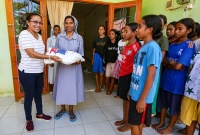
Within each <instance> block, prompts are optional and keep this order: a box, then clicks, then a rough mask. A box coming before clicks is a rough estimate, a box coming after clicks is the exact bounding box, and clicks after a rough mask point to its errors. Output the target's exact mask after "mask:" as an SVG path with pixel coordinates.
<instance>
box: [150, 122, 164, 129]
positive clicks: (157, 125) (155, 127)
mask: <svg viewBox="0 0 200 135" xmlns="http://www.w3.org/2000/svg"><path fill="white" fill-rule="evenodd" d="M164 126H165V124H162V123H159V124H153V125H152V128H153V129H154V130H158V129H159V128H163V127H164Z"/></svg>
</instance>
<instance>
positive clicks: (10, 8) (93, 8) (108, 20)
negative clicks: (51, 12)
mask: <svg viewBox="0 0 200 135" xmlns="http://www.w3.org/2000/svg"><path fill="white" fill-rule="evenodd" d="M16 1H17V2H19V3H18V4H17V5H15V2H16ZM70 1H73V2H75V4H74V9H76V8H79V11H75V10H74V11H73V10H72V15H74V16H75V17H77V18H78V21H79V34H80V35H82V36H83V38H84V44H85V46H84V49H85V58H86V62H85V64H86V65H83V66H86V67H87V68H88V69H91V62H90V61H91V58H92V40H93V39H94V37H96V36H98V33H97V28H98V25H100V24H103V25H107V30H110V29H112V28H113V26H114V21H115V19H114V16H115V13H116V12H118V10H116V9H121V8H129V7H136V8H135V15H136V16H134V18H135V21H136V22H138V21H139V20H140V16H141V7H142V0H132V1H129V2H122V3H117V4H115V3H110V2H100V0H99V1H91V0H70ZM77 1H78V2H79V3H76V2H77ZM25 2H28V3H29V2H33V3H34V4H35V5H38V6H39V8H37V10H38V11H40V14H41V15H42V17H43V24H44V25H43V27H42V31H41V35H42V38H43V41H44V44H45V45H46V41H47V38H48V37H49V36H48V33H49V32H48V30H47V28H48V23H47V0H30V1H29V0H9V1H8V0H6V1H5V3H6V15H7V23H8V33H9V45H10V56H11V65H12V75H13V84H14V94H15V100H16V101H19V99H20V98H22V97H23V96H24V93H23V89H22V87H21V86H20V81H19V77H18V62H19V60H20V59H19V58H20V55H19V52H18V45H17V39H16V37H17V36H16V28H17V27H16V25H15V22H16V19H15V18H14V10H15V8H17V10H19V9H18V8H20V6H26V7H27V5H26V3H25ZM24 3H25V5H23V4H24ZM28 5H29V4H28ZM84 6H85V7H84ZM83 7H84V10H80V9H83ZM27 8H28V9H30V6H28V7H27ZM21 9H22V10H23V8H21ZM97 9H98V10H97ZM86 11H87V12H86ZM83 13H84V14H83ZM88 18H89V19H88ZM92 24H93V25H92ZM47 82H48V81H47V68H46V67H45V70H44V88H43V93H48V92H49V87H48V83H47Z"/></svg>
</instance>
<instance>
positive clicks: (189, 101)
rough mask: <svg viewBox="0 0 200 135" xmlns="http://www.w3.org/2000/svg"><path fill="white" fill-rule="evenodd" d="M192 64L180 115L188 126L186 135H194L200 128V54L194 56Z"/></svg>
mask: <svg viewBox="0 0 200 135" xmlns="http://www.w3.org/2000/svg"><path fill="white" fill-rule="evenodd" d="M190 64H191V65H192V66H193V69H192V71H191V72H190V74H189V76H188V79H187V81H186V85H185V93H184V97H183V101H182V105H181V114H180V119H181V120H182V122H183V123H184V124H186V132H185V134H186V135H193V134H194V131H195V127H196V124H197V123H198V124H199V127H200V115H199V114H200V106H199V103H200V52H196V53H195V54H194V56H193V58H192V60H191V63H190ZM199 134H200V133H199Z"/></svg>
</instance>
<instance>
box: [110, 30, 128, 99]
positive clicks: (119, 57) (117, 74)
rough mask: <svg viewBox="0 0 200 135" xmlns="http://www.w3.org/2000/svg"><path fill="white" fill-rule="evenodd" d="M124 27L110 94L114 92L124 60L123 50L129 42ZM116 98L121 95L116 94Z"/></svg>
mask: <svg viewBox="0 0 200 135" xmlns="http://www.w3.org/2000/svg"><path fill="white" fill-rule="evenodd" d="M124 28H125V27H123V28H122V29H121V37H122V39H121V40H120V41H119V42H118V51H117V53H118V57H117V60H116V62H115V66H114V70H113V74H112V80H111V84H110V94H112V91H113V86H114V84H115V79H119V71H120V67H121V62H122V51H123V48H124V46H125V45H126V44H127V42H126V40H125V39H124ZM114 97H115V98H119V96H114Z"/></svg>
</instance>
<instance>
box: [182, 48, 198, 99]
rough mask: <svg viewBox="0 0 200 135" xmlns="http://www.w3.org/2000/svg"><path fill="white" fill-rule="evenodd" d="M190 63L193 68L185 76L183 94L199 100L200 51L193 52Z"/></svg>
mask: <svg viewBox="0 0 200 135" xmlns="http://www.w3.org/2000/svg"><path fill="white" fill-rule="evenodd" d="M191 65H193V68H192V71H191V72H190V74H189V76H188V78H187V81H186V84H185V93H184V95H185V96H186V97H189V98H191V99H194V100H196V101H198V102H200V52H196V53H195V54H194V56H193V58H192V60H191Z"/></svg>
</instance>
